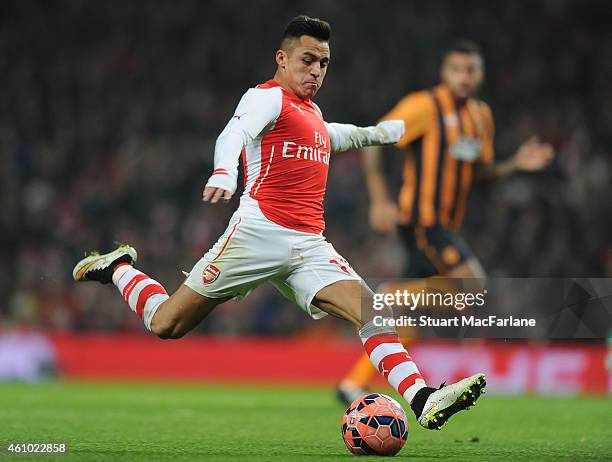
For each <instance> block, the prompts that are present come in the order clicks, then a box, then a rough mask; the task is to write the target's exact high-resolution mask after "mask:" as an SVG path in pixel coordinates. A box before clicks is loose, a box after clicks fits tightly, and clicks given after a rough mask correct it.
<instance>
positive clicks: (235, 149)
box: [202, 88, 281, 204]
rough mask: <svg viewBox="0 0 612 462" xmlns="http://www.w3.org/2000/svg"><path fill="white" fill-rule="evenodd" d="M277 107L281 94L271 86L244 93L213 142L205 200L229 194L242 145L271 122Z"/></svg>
mask: <svg viewBox="0 0 612 462" xmlns="http://www.w3.org/2000/svg"><path fill="white" fill-rule="evenodd" d="M280 110H281V99H280V94H278V93H277V92H275V91H273V90H270V89H258V88H252V89H250V90H249V91H247V92H246V93H245V94H244V96H243V97H242V99H241V100H240V103H238V107H237V108H236V111H235V112H234V115H233V117H232V118H231V119H230V121H229V122H228V124H227V125H226V126H225V128H224V129H223V131H222V132H221V134H220V135H219V137H218V138H217V142H216V143H215V160H214V170H213V173H212V175H211V177H210V178H209V179H208V182H207V183H206V186H205V188H204V191H203V193H202V200H203V201H204V202H208V201H210V202H211V203H213V204H215V203H217V202H219V200H220V199H223V200H224V201H228V200H229V199H230V198H231V197H232V195H233V194H234V193H235V192H236V188H237V186H238V161H239V159H240V153H241V152H242V149H243V148H244V146H245V145H246V144H247V143H248V142H250V141H252V140H253V139H255V138H257V137H258V136H259V135H260V134H261V133H262V132H263V131H264V130H266V129H267V128H268V127H269V126H271V124H272V123H273V122H274V121H275V120H276V118H277V117H278V115H279V114H280Z"/></svg>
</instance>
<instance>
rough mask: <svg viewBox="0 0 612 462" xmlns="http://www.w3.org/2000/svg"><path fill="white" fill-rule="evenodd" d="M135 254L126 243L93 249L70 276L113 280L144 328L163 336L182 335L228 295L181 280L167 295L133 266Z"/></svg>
mask: <svg viewBox="0 0 612 462" xmlns="http://www.w3.org/2000/svg"><path fill="white" fill-rule="evenodd" d="M136 258H137V255H136V250H135V249H134V248H132V247H130V246H128V245H120V246H119V247H118V248H117V249H115V250H114V251H112V252H109V253H107V254H102V255H100V254H97V253H92V254H91V255H90V256H88V257H86V258H84V259H83V260H81V261H79V262H78V263H77V264H76V266H75V267H74V271H73V277H74V279H75V281H97V282H100V283H102V284H108V283H111V282H112V283H113V284H114V285H115V286H116V287H117V289H118V290H119V293H120V294H121V296H122V297H123V298H124V299H125V301H126V302H127V304H128V305H129V307H130V309H131V310H132V311H134V312H135V313H136V314H137V315H138V316H139V317H140V318H141V319H142V320H143V322H144V324H145V326H146V328H147V329H149V330H150V331H151V332H153V333H154V334H155V335H157V336H158V337H160V338H163V339H170V338H172V339H175V338H180V337H182V336H183V335H185V334H186V333H187V332H189V331H190V330H191V329H193V328H194V327H195V326H197V325H198V324H199V323H200V322H201V321H202V319H204V318H205V317H206V316H207V315H208V314H209V313H210V312H211V311H212V310H213V309H214V308H215V307H216V306H217V305H219V304H220V303H223V302H224V301H226V300H228V299H229V298H231V297H225V298H208V297H205V296H203V295H201V294H199V293H197V292H196V291H194V290H193V289H191V288H189V287H187V286H186V285H184V284H182V285H181V286H180V287H179V288H178V290H177V291H176V292H175V293H174V294H172V295H168V292H167V291H166V289H165V288H164V287H163V286H162V285H161V284H160V283H159V282H157V281H156V280H154V279H153V278H151V277H149V276H147V275H146V274H144V273H143V272H142V271H139V270H137V269H136V268H134V266H133V265H134V263H135V262H136Z"/></svg>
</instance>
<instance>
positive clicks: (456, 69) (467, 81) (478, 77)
mask: <svg viewBox="0 0 612 462" xmlns="http://www.w3.org/2000/svg"><path fill="white" fill-rule="evenodd" d="M441 74H442V75H441V77H442V83H444V84H445V85H446V86H447V87H448V88H449V89H450V91H451V92H452V93H453V95H455V97H456V98H458V99H466V98H469V97H470V96H473V95H474V94H475V93H476V91H478V87H480V84H481V83H482V80H483V78H484V69H483V64H482V58H481V57H480V56H478V54H476V53H458V52H457V53H449V54H448V55H447V56H446V58H445V59H444V63H443V64H442V72H441Z"/></svg>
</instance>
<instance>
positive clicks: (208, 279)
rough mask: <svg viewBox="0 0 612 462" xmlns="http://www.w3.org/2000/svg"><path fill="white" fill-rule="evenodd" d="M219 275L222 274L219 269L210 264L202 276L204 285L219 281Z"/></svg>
mask: <svg viewBox="0 0 612 462" xmlns="http://www.w3.org/2000/svg"><path fill="white" fill-rule="evenodd" d="M219 274H221V270H219V268H217V267H216V266H215V265H213V264H212V263H210V264H209V265H208V266H207V267H206V268H204V273H203V274H202V281H203V282H204V284H212V283H213V282H215V281H216V280H217V278H218V277H219Z"/></svg>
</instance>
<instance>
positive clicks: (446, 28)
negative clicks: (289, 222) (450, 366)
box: [0, 0, 612, 334]
mask: <svg viewBox="0 0 612 462" xmlns="http://www.w3.org/2000/svg"><path fill="white" fill-rule="evenodd" d="M0 8H1V9H2V14H1V15H0V23H1V25H0V74H1V77H0V78H1V81H2V82H3V85H2V86H3V92H2V93H3V95H2V97H1V98H0V191H1V195H0V205H1V207H2V213H1V214H0V244H1V252H0V262H1V264H2V271H1V272H0V329H1V328H2V325H7V324H11V323H27V324H33V325H36V326H39V327H41V328H43V329H45V330H77V331H78V330H94V329H95V330H142V324H141V322H140V320H139V319H138V318H137V317H136V316H134V315H133V314H131V313H130V312H129V310H128V309H127V307H126V306H125V304H124V302H123V300H122V299H121V297H119V296H118V294H117V292H116V290H114V288H113V287H102V286H99V285H94V284H79V285H77V284H74V283H73V282H72V279H71V269H72V266H73V264H74V263H75V261H76V260H78V259H79V258H80V257H81V256H82V255H83V252H84V251H85V250H89V249H100V250H107V249H109V248H111V247H112V245H113V242H114V241H120V242H127V243H130V244H132V245H133V246H134V247H136V248H137V249H138V252H139V268H140V269H142V270H143V271H145V272H146V273H148V274H150V275H151V276H152V277H154V278H156V279H157V280H159V281H160V282H162V283H163V284H164V285H165V286H166V288H167V289H168V290H169V291H172V290H174V289H175V288H176V287H177V286H178V285H179V284H180V283H181V282H182V280H183V278H184V276H183V275H182V273H181V270H186V271H189V270H190V269H191V267H192V266H193V264H194V262H195V261H197V260H198V259H199V258H200V257H201V256H202V254H203V253H204V252H205V251H206V250H208V248H209V247H210V246H211V245H212V244H213V243H214V242H215V240H216V239H217V237H218V236H219V235H220V234H221V232H222V231H223V230H224V228H225V227H226V225H227V222H228V219H229V216H230V215H231V213H232V211H233V209H234V208H235V206H236V201H235V200H233V201H232V203H231V204H229V205H224V206H223V205H216V206H212V205H204V204H202V203H201V202H200V197H201V191H202V188H203V186H204V184H205V182H206V179H207V177H208V175H209V174H210V172H211V170H212V158H213V146H214V141H215V139H216V136H217V135H218V133H219V132H220V131H221V130H222V128H223V127H224V125H225V123H226V122H227V120H228V119H229V117H231V114H232V112H233V109H234V107H235V105H236V104H237V102H238V100H239V98H240V96H241V95H242V93H243V92H244V91H246V89H247V88H249V87H251V86H254V85H256V84H257V83H260V82H263V81H265V80H267V79H269V78H271V76H272V75H273V72H274V69H275V63H274V51H275V50H276V49H277V46H278V43H279V37H280V35H281V33H282V31H283V28H284V26H285V24H286V23H287V22H288V20H289V19H290V18H291V17H293V16H295V15H296V14H299V13H306V14H309V15H311V16H318V17H321V18H323V19H326V20H328V21H330V23H331V25H332V28H333V35H332V41H331V48H332V61H331V65H330V67H329V72H328V74H327V78H326V81H325V84H324V85H323V88H322V90H321V91H320V93H319V95H317V98H316V101H317V103H318V104H319V106H321V108H322V109H323V111H324V113H325V115H326V119H327V120H329V121H338V122H352V123H356V124H370V123H372V122H374V121H375V120H376V119H377V118H378V117H380V116H381V115H382V114H384V113H385V112H386V111H387V110H388V109H389V108H390V107H391V106H392V105H393V104H394V103H395V102H396V101H397V100H398V99H399V98H400V97H401V96H403V95H404V94H405V93H407V92H409V91H414V90H418V89H421V88H425V87H430V86H433V85H434V84H435V83H437V76H438V67H439V61H440V54H441V52H442V50H443V48H444V46H445V44H447V43H448V42H449V41H450V40H451V39H453V38H455V37H467V38H471V39H473V40H475V41H477V42H478V43H480V45H481V46H482V48H483V51H484V54H485V65H486V75H487V79H486V84H485V86H484V88H483V91H482V97H483V99H485V100H486V101H487V102H489V103H490V104H491V106H492V108H493V111H494V115H495V119H496V155H497V157H498V158H504V157H506V156H508V155H510V154H511V153H513V152H514V150H515V149H516V147H517V146H518V145H519V144H520V142H522V141H523V140H525V139H526V138H528V137H530V136H531V135H532V134H537V135H539V136H540V137H541V138H542V139H545V140H548V141H551V142H552V143H553V144H554V145H555V148H556V150H557V159H556V160H555V162H554V164H553V165H552V166H551V167H550V168H548V169H547V170H546V171H544V172H541V173H538V174H530V175H519V176H516V177H514V178H512V179H509V180H505V181H502V182H498V183H494V184H487V185H481V186H478V187H477V188H476V189H475V191H474V192H473V194H472V197H471V203H470V207H469V209H468V214H467V217H466V224H465V229H464V236H465V238H466V240H467V241H468V242H469V243H470V244H471V245H472V247H473V249H474V251H475V253H476V254H477V255H478V256H479V257H480V258H481V261H482V262H483V265H484V267H485V268H486V270H487V272H488V273H489V274H490V275H493V276H517V277H519V276H520V277H529V276H541V277H570V276H583V277H584V276H592V277H612V214H611V213H610V210H612V177H611V175H612V153H611V152H610V151H611V149H612V139H611V138H612V132H611V131H610V129H609V127H611V126H612V85H611V84H610V82H612V33H611V32H610V28H609V24H610V13H609V10H608V8H607V2H605V1H588V2H582V1H578V0H576V1H569V0H565V1H563V0H558V1H554V2H550V1H537V2H501V3H500V2H490V1H489V2H485V1H466V2H452V1H450V0H449V1H433V2H416V1H388V2H382V3H373V2H369V1H350V2H349V1H319V0H314V1H302V0H300V1H294V2H281V1H272V0H261V1H250V2H242V1H238V0H223V1H210V2H201V1H198V0H179V1H176V2H163V1H159V2H156V1H138V2H125V1H118V0H109V1H105V2H86V1H80V0H73V1H54V2H47V1H29V0H26V1H12V2H3V5H2V7H0ZM397 162H401V153H399V152H394V151H389V156H388V158H387V164H388V165H387V167H388V168H389V170H390V171H396V170H397V169H396V168H394V166H395V165H396V164H397ZM328 185H329V186H328V193H327V197H326V220H327V231H326V235H327V238H328V239H329V240H330V241H331V242H332V243H333V244H334V246H335V247H336V249H337V250H338V251H339V252H340V253H341V254H343V255H344V256H345V257H346V258H347V259H348V260H349V261H350V262H351V264H352V265H353V267H354V268H356V269H357V271H358V272H359V273H360V274H361V275H362V276H364V278H365V279H366V280H369V279H370V278H372V279H375V278H383V277H392V276H395V275H397V274H398V272H399V271H400V269H401V267H402V261H401V255H402V251H403V250H402V248H401V245H400V244H399V243H398V242H397V241H396V240H395V239H394V238H391V237H384V236H379V235H376V234H375V233H374V232H373V231H372V230H371V229H370V228H369V227H368V224H367V208H368V201H367V194H366V192H365V190H364V184H363V176H362V172H361V160H360V156H359V153H357V152H352V153H351V152H350V153H344V154H341V155H338V156H337V157H335V158H334V159H333V160H332V162H331V164H330V177H329V182H328ZM217 311H218V312H217V313H215V314H214V315H213V316H211V318H210V319H209V320H208V321H207V322H205V323H204V324H202V326H201V327H200V330H201V331H206V332H221V333H229V334H232V333H264V334H277V333H289V332H297V331H300V332H305V331H308V330H309V329H313V328H316V327H315V324H314V323H312V322H309V321H308V320H307V317H306V316H305V315H304V314H303V313H302V312H301V311H300V310H299V308H297V307H294V306H292V305H290V304H289V303H288V302H286V301H285V300H284V299H282V298H281V296H280V295H278V294H276V293H275V292H274V290H273V289H271V288H270V287H261V288H260V289H258V290H257V291H256V292H255V293H254V294H252V295H251V296H250V297H249V298H247V299H246V300H244V301H242V302H238V303H235V302H231V303H229V304H228V305H227V306H225V305H224V306H223V307H221V308H220V309H219V310H217ZM323 324H324V325H325V326H332V325H333V323H332V322H330V321H323ZM330 328H331V327H330Z"/></svg>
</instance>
